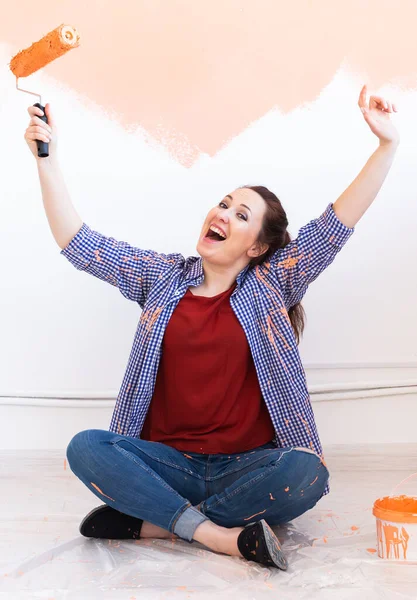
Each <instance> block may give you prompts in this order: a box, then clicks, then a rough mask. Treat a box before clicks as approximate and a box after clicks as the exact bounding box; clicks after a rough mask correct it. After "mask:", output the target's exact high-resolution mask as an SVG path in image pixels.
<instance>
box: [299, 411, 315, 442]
mask: <svg viewBox="0 0 417 600" xmlns="http://www.w3.org/2000/svg"><path fill="white" fill-rule="evenodd" d="M296 414H297V417H299V418H300V419H301V421H302V422H303V425H304V427H305V428H306V430H307V433H308V435H309V436H310V437H311V431H310V427H309V425H308V423H307V421H306V420H305V419H303V417H302V416H301V415H300V414H299V413H296Z"/></svg>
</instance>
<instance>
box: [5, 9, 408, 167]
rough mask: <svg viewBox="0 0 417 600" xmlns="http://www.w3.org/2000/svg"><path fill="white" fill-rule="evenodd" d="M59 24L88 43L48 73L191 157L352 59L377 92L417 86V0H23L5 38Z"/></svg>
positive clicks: (289, 104)
mask: <svg viewBox="0 0 417 600" xmlns="http://www.w3.org/2000/svg"><path fill="white" fill-rule="evenodd" d="M61 22H65V23H68V24H71V25H73V26H74V27H76V28H77V29H78V30H79V32H80V34H81V36H82V45H81V47H80V48H79V49H77V50H74V53H70V54H69V55H67V56H65V57H63V58H61V59H60V60H59V61H57V62H56V63H54V64H51V65H49V66H48V67H47V72H48V73H49V74H50V75H51V76H53V77H55V78H57V79H60V80H62V81H63V82H65V83H66V84H68V85H69V86H70V87H71V88H73V89H74V90H77V91H78V92H80V93H81V94H83V95H85V96H86V97H88V98H89V99H91V100H94V101H95V102H97V103H98V104H100V105H103V106H105V107H107V109H108V110H109V112H110V113H111V114H113V115H114V114H116V116H117V118H118V119H119V120H120V122H121V123H123V124H124V125H125V126H126V127H127V128H129V129H130V128H133V127H136V126H141V127H143V128H145V129H146V130H147V131H148V132H149V133H150V134H151V135H152V136H153V137H156V138H157V139H159V140H160V141H162V143H163V144H165V145H166V146H168V147H169V148H170V150H171V151H172V152H173V153H174V155H176V156H177V158H178V159H179V160H180V161H181V162H182V163H183V164H186V165H190V164H192V162H193V161H194V159H195V158H196V157H197V156H198V154H199V153H200V152H204V153H208V154H209V155H213V154H215V153H216V152H217V151H218V150H219V149H220V148H221V147H222V146H223V145H224V144H225V143H226V142H227V141H228V140H230V139H231V138H233V137H234V136H236V135H237V134H238V133H240V132H241V131H242V130H244V129H245V128H246V127H247V126H248V124H249V123H251V122H252V121H254V120H256V119H258V118H260V117H261V116H262V115H264V114H265V113H266V112H267V111H269V110H270V109H271V108H272V107H274V106H277V107H279V109H280V110H282V111H284V112H285V111H289V110H291V109H293V108H294V107H296V106H299V105H301V104H302V103H304V102H308V101H311V100H313V99H314V98H316V97H317V96H318V95H319V94H320V91H321V90H322V89H323V87H324V86H326V85H327V84H328V83H329V82H330V81H331V79H332V78H333V76H334V74H335V72H336V71H337V69H339V67H341V65H342V64H343V65H344V66H345V67H346V66H347V67H348V68H350V69H351V70H352V71H354V72H355V73H358V74H360V75H362V74H363V79H366V80H367V81H368V82H369V84H370V87H371V88H377V87H379V86H380V85H382V84H384V83H387V82H393V83H396V84H402V85H404V86H407V87H411V88H413V87H416V86H417V61H416V56H417V36H416V35H415V24H416V22H417V2H416V1H415V0H400V1H398V2H392V1H391V2H390V1H388V0H378V1H377V0H365V1H364V0H351V1H349V2H342V1H339V0H315V1H312V0H310V1H308V0H297V1H293V2H287V1H283V0H256V1H255V0H210V2H208V1H203V0H119V1H118V2H114V1H110V0H101V1H90V2H86V1H85V0H84V1H82V0H45V1H44V2H43V3H42V8H41V9H40V10H38V8H37V7H36V6H35V5H34V3H33V2H29V0H19V2H18V3H16V4H10V3H9V4H8V7H7V10H5V11H3V12H2V18H1V22H0V41H2V42H6V43H8V44H10V45H11V46H12V48H13V49H14V51H15V52H17V51H18V50H20V49H22V48H25V47H27V46H29V45H30V44H31V43H32V42H33V41H36V40H37V39H39V38H40V37H42V36H43V35H44V34H45V33H47V32H48V31H49V30H51V29H53V28H55V27H56V26H57V25H58V24H60V23H61ZM75 53H76V54H75Z"/></svg>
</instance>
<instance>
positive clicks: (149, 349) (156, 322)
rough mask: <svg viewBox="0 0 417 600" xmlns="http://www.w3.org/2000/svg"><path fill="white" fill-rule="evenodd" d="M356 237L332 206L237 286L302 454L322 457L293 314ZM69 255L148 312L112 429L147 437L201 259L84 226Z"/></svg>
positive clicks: (279, 426) (250, 334)
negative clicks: (165, 343)
mask: <svg viewBox="0 0 417 600" xmlns="http://www.w3.org/2000/svg"><path fill="white" fill-rule="evenodd" d="M352 233H353V229H350V228H348V227H346V226H345V225H343V223H341V222H340V221H339V219H338V218H337V217H336V214H335V212H334V210H333V206H332V204H329V206H328V207H327V209H326V210H325V212H324V213H323V214H322V215H321V216H320V217H319V218H318V219H314V220H312V221H310V223H308V224H307V225H305V226H304V227H302V228H301V229H300V232H299V234H298V236H297V238H296V239H295V240H293V241H292V242H290V243H289V244H288V245H287V246H285V248H283V249H281V250H278V251H277V252H276V253H275V254H274V255H273V256H272V258H271V259H270V260H269V261H268V262H266V263H264V264H262V265H260V266H257V267H249V266H248V267H246V268H245V269H243V270H242V271H241V272H240V273H239V275H238V277H237V280H236V281H237V286H236V289H235V291H234V292H233V294H232V296H231V298H230V304H231V306H232V309H233V311H234V312H235V314H236V317H237V319H238V320H239V322H240V324H241V326H242V327H243V329H244V331H245V334H246V337H247V340H248V343H249V347H250V349H251V352H252V356H253V360H254V364H255V368H256V372H257V374H258V379H259V384H260V388H261V391H262V395H263V398H264V400H265V402H266V405H267V407H268V410H269V414H270V416H271V420H272V423H273V425H274V429H275V433H276V443H277V445H278V446H279V447H285V446H297V447H304V448H308V449H311V450H314V451H315V452H316V453H317V454H319V455H320V456H322V447H321V443H320V439H319V436H318V433H317V428H316V423H315V420H314V415H313V411H312V407H311V403H310V398H309V394H308V389H307V382H306V377H305V372H304V369H303V366H302V363H301V360H300V355H299V352H298V347H297V342H296V339H295V336H294V332H293V329H292V327H291V323H290V321H289V317H288V313H287V311H288V310H289V308H290V307H291V306H294V304H297V302H300V300H301V299H302V297H303V296H304V294H305V292H306V290H307V287H308V285H309V284H310V283H311V282H312V281H314V280H315V279H316V277H317V276H318V275H319V274H320V273H321V272H322V271H323V270H324V269H325V268H326V267H327V266H329V265H330V264H331V262H332V261H333V259H334V258H335V256H336V254H337V253H338V252H339V250H340V249H341V248H342V246H343V245H344V244H345V243H346V241H347V240H348V239H349V237H350V236H351V235H352ZM61 254H63V255H64V256H65V257H66V258H67V259H68V260H69V261H70V262H71V263H72V264H73V265H74V266H75V267H76V268H77V269H79V270H80V271H86V272H87V273H90V274H91V275H94V276H95V277H98V278H99V279H102V280H103V281H107V282H108V283H110V284H112V285H114V286H115V287H117V288H119V290H120V292H121V293H122V294H123V296H125V298H128V299H129V300H133V301H134V302H137V303H138V304H139V306H140V307H141V309H142V313H141V316H140V319H139V323H138V326H137V330H136V335H135V339H134V343H133V347H132V351H131V354H130V357H129V362H128V365H127V368H126V372H125V375H124V378H123V381H122V384H121V387H120V391H119V394H118V397H117V401H116V405H115V408H114V411H113V415H112V418H111V423H110V428H109V429H110V431H113V432H117V433H120V434H123V435H129V436H134V437H140V433H141V430H142V427H143V423H144V421H145V417H146V414H147V412H148V408H149V405H150V402H151V399H152V396H153V391H154V385H155V380H156V375H157V371H158V365H159V360H160V357H161V348H162V340H163V337H164V332H165V328H166V326H167V324H168V321H169V319H170V317H171V315H172V313H173V311H174V310H175V307H176V306H177V304H178V302H179V301H180V300H181V298H182V297H183V296H184V294H185V292H186V291H187V289H188V288H189V287H190V286H197V285H200V284H201V283H202V281H203V279H204V273H203V264H202V259H201V258H200V257H189V258H184V257H183V256H182V255H181V254H158V253H157V252H154V251H152V250H141V249H139V248H135V247H132V246H130V245H129V244H128V243H126V242H122V241H117V240H115V239H114V238H111V237H106V236H104V235H102V234H101V233H98V232H97V231H93V230H91V229H90V228H89V226H88V225H87V224H86V223H83V225H82V227H81V229H80V231H79V232H78V233H77V234H76V235H75V237H74V238H73V239H72V240H71V242H70V243H69V245H68V246H67V247H66V248H65V249H64V250H62V251H61ZM184 333H185V334H186V332H184ZM327 492H328V487H327V488H326V492H325V493H327Z"/></svg>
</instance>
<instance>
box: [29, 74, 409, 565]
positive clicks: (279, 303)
mask: <svg viewBox="0 0 417 600" xmlns="http://www.w3.org/2000/svg"><path fill="white" fill-rule="evenodd" d="M359 107H360V109H361V110H362V113H363V116H364V119H365V121H366V123H367V124H368V125H369V127H370V129H371V131H372V132H373V133H374V134H375V135H376V136H377V137H378V138H379V146H378V148H377V150H376V151H375V152H374V153H373V154H372V156H371V157H370V159H369V160H368V162H367V163H366V165H365V166H364V168H363V169H362V171H361V172H360V174H359V175H358V176H357V178H356V179H355V180H354V181H353V183H352V184H351V185H350V186H349V187H348V188H347V190H346V191H345V192H344V193H343V194H342V195H341V196H340V197H339V198H338V199H337V201H336V202H335V203H334V204H333V205H332V204H330V205H329V206H328V207H327V208H326V210H325V211H324V213H323V214H322V215H321V216H320V217H319V218H318V219H315V220H313V221H311V222H310V223H308V224H307V225H306V226H305V227H303V228H302V229H301V230H300V232H299V235H298V237H297V239H295V240H294V241H292V242H291V241H290V237H289V234H288V232H287V225H288V222H287V218H286V215H285V212H284V210H283V208H282V206H281V204H280V202H279V200H278V198H277V197H276V196H275V195H274V194H273V193H272V192H270V191H269V190H267V189H266V188H264V187H260V186H258V187H242V188H238V189H237V190H235V191H233V192H232V193H230V194H227V195H226V196H225V197H224V198H222V199H221V201H220V203H219V204H218V205H217V206H215V207H214V208H213V209H212V210H211V211H210V212H209V213H208V215H207V218H206V220H205V222H204V225H203V227H202V230H201V234H200V238H199V240H198V245H197V251H198V253H199V255H200V257H198V258H197V257H191V258H187V259H184V258H183V257H182V256H181V255H180V254H170V255H162V254H158V253H156V252H153V251H148V250H146V251H145V250H140V249H138V248H134V247H132V246H130V245H129V244H127V243H125V242H120V241H116V240H114V239H113V238H110V237H105V236H104V235H101V234H100V233H98V232H96V231H92V230H91V229H90V228H89V227H88V225H87V224H86V223H84V222H83V221H82V220H81V218H80V217H79V216H78V214H77V212H76V211H75V209H74V207H73V205H72V204H71V201H70V198H69V196H68V193H67V190H66V188H65V184H64V182H63V179H62V175H61V173H60V170H59V167H58V164H57V159H56V127H55V124H54V121H53V118H52V114H51V111H50V108H49V106H47V107H46V114H47V116H48V119H49V125H46V124H44V123H43V121H41V120H40V119H39V116H41V114H42V112H41V111H40V110H39V109H37V108H35V107H30V108H29V114H30V116H31V119H30V123H29V127H28V129H27V131H26V134H25V138H26V140H27V143H28V144H29V147H30V149H31V151H32V153H33V154H34V156H35V158H36V159H37V166H38V172H39V177H40V183H41V188H42V194H43V201H44V206H45V211H46V214H47V218H48V221H49V224H50V227H51V230H52V233H53V235H54V237H55V240H56V242H57V243H58V245H59V246H60V248H61V249H62V252H61V253H62V254H63V255H64V256H65V257H66V258H67V259H68V260H69V261H70V262H71V263H72V264H73V265H74V266H75V267H76V268H77V269H79V270H82V271H86V272H88V273H90V274H92V275H94V276H95V277H98V278H100V279H102V280H103V281H107V282H108V283H110V284H112V285H114V286H117V287H118V288H119V290H120V292H121V293H122V294H123V295H124V296H125V297H126V298H128V299H129V300H133V301H134V302H137V303H138V304H139V305H140V307H141V308H142V314H141V317H140V321H139V324H138V328H137V332H136V336H135V340H134V345H133V348H132V352H131V356H130V359H129V363H128V366H127V370H126V374H125V377H124V379H123V383H122V386H121V389H120V392H119V395H118V398H117V402H116V406H115V409H114V413H113V417H112V420H111V425H110V430H109V431H104V430H96V429H93V430H86V431H81V432H80V433H78V434H77V435H75V436H74V438H73V439H72V440H71V442H70V443H69V445H68V448H67V457H68V461H69V464H70V467H71V469H72V471H73V472H74V473H75V474H76V475H77V477H79V479H80V480H81V481H82V482H83V483H84V484H85V485H86V486H87V487H88V488H89V489H90V490H91V491H92V492H93V493H94V494H95V495H96V496H97V497H98V498H100V499H101V500H102V501H104V502H105V504H104V505H101V506H99V507H98V508H95V509H94V510H93V511H91V512H90V513H89V514H88V515H87V516H86V517H85V518H84V520H83V521H82V523H81V525H80V532H81V533H82V534H83V535H85V536H87V537H97V538H100V537H101V538H112V539H129V538H130V539H134V538H139V537H140V538H170V537H175V536H178V537H180V538H182V539H185V540H188V541H189V542H192V541H193V540H197V541H199V542H201V543H202V544H204V545H205V546H207V547H208V548H210V549H212V550H214V551H217V552H221V553H224V554H229V555H233V556H240V557H243V558H245V559H247V560H253V561H255V562H258V563H261V564H263V565H267V566H275V567H278V568H281V569H285V568H286V566H287V565H286V560H285V557H284V556H283V554H282V551H281V548H280V544H279V541H278V539H277V538H276V536H275V534H274V533H273V531H272V530H271V528H270V527H269V526H271V525H272V526H273V525H277V524H280V523H285V522H288V521H290V520H292V519H294V518H296V517H298V516H299V515H301V514H302V513H304V512H305V511H307V510H309V509H310V508H312V507H313V506H314V505H315V504H316V503H317V502H318V500H319V499H320V498H321V496H322V495H323V494H325V493H327V492H328V477H329V473H328V470H327V468H326V465H325V462H324V460H323V457H322V449H321V445H320V440H319V437H318V434H317V430H316V425H315V422H314V416H313V413H312V409H311V404H310V400H309V396H308V391H307V385H306V379H305V374H304V370H303V367H302V364H301V362H300V357H299V353H298V349H297V342H298V340H299V337H300V335H301V333H302V329H303V310H302V308H301V305H300V301H301V299H302V297H303V296H304V294H305V292H306V290H307V287H308V285H309V284H310V283H311V282H312V281H314V279H316V277H317V276H318V275H319V274H320V273H321V272H322V271H323V270H324V269H325V268H326V267H327V266H328V265H329V264H330V263H331V262H332V261H333V259H334V258H335V256H336V254H337V252H338V251H339V250H340V249H341V248H342V246H343V245H344V244H345V243H346V241H347V240H348V238H349V237H350V236H351V234H352V232H353V228H354V226H355V224H356V223H357V222H358V220H359V219H360V218H361V216H362V215H363V214H364V212H365V211H366V210H367V208H368V207H369V206H370V204H371V203H372V201H373V200H374V198H375V197H376V195H377V193H378V191H379V189H380V188H381V186H382V184H383V181H384V179H385V177H386V175H387V173H388V171H389V169H390V167H391V164H392V161H393V159H394V156H395V152H396V149H397V146H398V143H399V135H398V132H397V130H396V128H395V127H394V125H393V123H392V122H391V120H390V114H391V113H392V112H395V111H396V107H395V106H394V105H392V104H391V103H389V102H387V101H385V100H384V99H383V98H379V97H375V96H371V98H370V101H369V104H368V103H367V100H366V86H365V87H364V88H363V89H362V91H361V93H360V97H359ZM36 139H40V140H43V141H46V142H49V143H50V157H49V158H48V159H38V158H37V152H36V143H35V140H36Z"/></svg>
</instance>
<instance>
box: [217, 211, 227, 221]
mask: <svg viewBox="0 0 417 600" xmlns="http://www.w3.org/2000/svg"><path fill="white" fill-rule="evenodd" d="M217 219H218V220H219V221H223V223H228V222H229V215H228V214H227V212H226V211H225V210H222V212H221V213H218V214H217Z"/></svg>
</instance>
